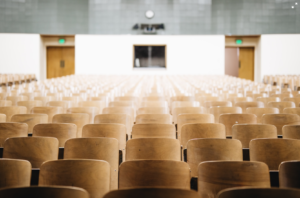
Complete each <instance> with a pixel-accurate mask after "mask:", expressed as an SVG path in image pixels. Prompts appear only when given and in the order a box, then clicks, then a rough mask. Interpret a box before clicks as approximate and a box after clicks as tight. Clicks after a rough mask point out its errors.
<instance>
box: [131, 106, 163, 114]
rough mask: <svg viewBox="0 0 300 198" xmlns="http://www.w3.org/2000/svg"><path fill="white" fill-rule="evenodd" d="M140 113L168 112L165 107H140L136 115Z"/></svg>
mask: <svg viewBox="0 0 300 198" xmlns="http://www.w3.org/2000/svg"><path fill="white" fill-rule="evenodd" d="M140 114H169V110H168V109H167V108H166V107H142V108H139V109H138V110H137V115H140Z"/></svg>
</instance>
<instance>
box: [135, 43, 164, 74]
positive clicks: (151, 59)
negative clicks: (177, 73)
mask: <svg viewBox="0 0 300 198" xmlns="http://www.w3.org/2000/svg"><path fill="white" fill-rule="evenodd" d="M166 48H167V46H166V45H134V46H133V67H134V68H166V67H167V65H166Z"/></svg>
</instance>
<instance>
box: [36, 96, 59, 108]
mask: <svg viewBox="0 0 300 198" xmlns="http://www.w3.org/2000/svg"><path fill="white" fill-rule="evenodd" d="M33 99H34V100H40V101H42V106H46V105H47V102H49V101H53V100H55V97H54V96H36V97H34V98H33Z"/></svg>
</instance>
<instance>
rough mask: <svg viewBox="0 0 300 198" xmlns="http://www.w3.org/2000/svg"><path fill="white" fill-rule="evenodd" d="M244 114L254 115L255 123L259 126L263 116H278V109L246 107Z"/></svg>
mask: <svg viewBox="0 0 300 198" xmlns="http://www.w3.org/2000/svg"><path fill="white" fill-rule="evenodd" d="M246 113H251V114H255V115H256V117H257V123H259V124H261V123H262V120H261V119H262V116H263V115H264V114H278V113H279V109H278V108H273V107H264V108H260V107H248V108H247V109H246Z"/></svg>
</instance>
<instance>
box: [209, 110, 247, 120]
mask: <svg viewBox="0 0 300 198" xmlns="http://www.w3.org/2000/svg"><path fill="white" fill-rule="evenodd" d="M209 113H211V114H213V115H214V117H215V123H219V116H220V115H221V114H224V113H235V114H237V113H242V108H241V107H211V108H210V109H209Z"/></svg>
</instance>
